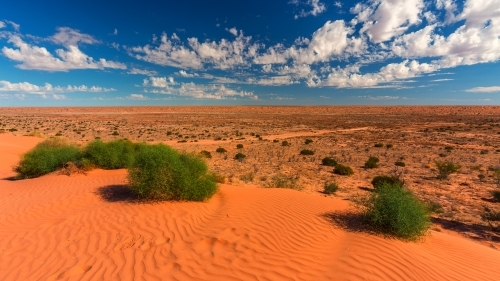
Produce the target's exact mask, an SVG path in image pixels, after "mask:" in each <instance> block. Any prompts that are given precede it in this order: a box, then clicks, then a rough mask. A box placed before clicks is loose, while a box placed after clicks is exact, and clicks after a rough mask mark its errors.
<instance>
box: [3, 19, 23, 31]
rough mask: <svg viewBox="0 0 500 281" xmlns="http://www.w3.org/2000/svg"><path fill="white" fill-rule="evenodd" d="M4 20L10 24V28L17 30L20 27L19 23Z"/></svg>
mask: <svg viewBox="0 0 500 281" xmlns="http://www.w3.org/2000/svg"><path fill="white" fill-rule="evenodd" d="M5 22H6V23H7V24H9V25H10V26H12V28H13V29H14V30H15V31H19V30H20V29H21V25H19V24H17V23H15V22H13V21H10V20H5Z"/></svg>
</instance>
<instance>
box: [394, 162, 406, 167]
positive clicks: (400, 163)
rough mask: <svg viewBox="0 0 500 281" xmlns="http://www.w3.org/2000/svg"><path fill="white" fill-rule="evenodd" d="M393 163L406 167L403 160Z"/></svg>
mask: <svg viewBox="0 0 500 281" xmlns="http://www.w3.org/2000/svg"><path fill="white" fill-rule="evenodd" d="M394 165H396V166H398V167H406V164H405V162H403V161H397V162H396V163H394Z"/></svg>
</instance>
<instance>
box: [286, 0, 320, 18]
mask: <svg viewBox="0 0 500 281" xmlns="http://www.w3.org/2000/svg"><path fill="white" fill-rule="evenodd" d="M289 3H290V4H294V5H296V6H299V5H308V6H309V8H310V9H311V10H309V11H306V10H304V9H302V10H301V11H300V13H299V14H298V15H295V17H294V18H295V19H298V18H303V17H307V16H317V15H319V14H321V13H323V12H324V11H326V6H325V4H323V3H321V2H320V1H319V0H307V1H305V2H301V1H299V0H291V1H290V2H289Z"/></svg>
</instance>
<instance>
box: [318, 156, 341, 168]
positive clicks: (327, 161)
mask: <svg viewBox="0 0 500 281" xmlns="http://www.w3.org/2000/svg"><path fill="white" fill-rule="evenodd" d="M321 163H322V164H323V165H325V166H330V167H335V166H337V164H338V163H337V160H335V159H333V158H330V157H325V158H323V159H322V160H321Z"/></svg>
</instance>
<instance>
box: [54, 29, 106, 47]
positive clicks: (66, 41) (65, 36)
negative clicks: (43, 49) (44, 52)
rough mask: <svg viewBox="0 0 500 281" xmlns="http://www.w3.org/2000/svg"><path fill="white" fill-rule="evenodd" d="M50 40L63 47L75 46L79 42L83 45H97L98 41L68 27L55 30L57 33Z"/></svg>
mask: <svg viewBox="0 0 500 281" xmlns="http://www.w3.org/2000/svg"><path fill="white" fill-rule="evenodd" d="M50 40H51V41H52V42H54V43H56V44H60V45H63V46H77V45H78V43H80V42H81V43H85V44H97V43H99V41H98V40H96V39H95V38H94V37H92V36H91V35H88V34H83V33H81V32H80V31H78V30H76V29H72V28H69V27H59V28H58V29H57V33H56V34H54V35H53V36H51V37H50Z"/></svg>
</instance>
